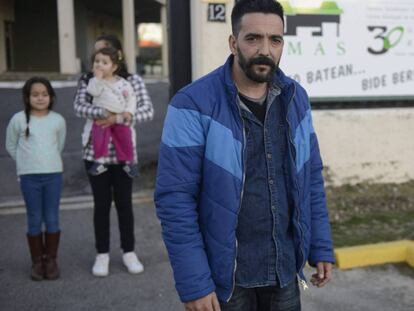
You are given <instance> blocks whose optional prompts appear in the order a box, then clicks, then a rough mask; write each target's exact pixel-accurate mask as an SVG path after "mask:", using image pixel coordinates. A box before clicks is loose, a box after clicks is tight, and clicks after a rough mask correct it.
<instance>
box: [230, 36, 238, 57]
mask: <svg viewBox="0 0 414 311" xmlns="http://www.w3.org/2000/svg"><path fill="white" fill-rule="evenodd" d="M229 48H230V51H231V53H232V54H233V55H236V53H237V40H236V37H235V36H234V35H230V36H229Z"/></svg>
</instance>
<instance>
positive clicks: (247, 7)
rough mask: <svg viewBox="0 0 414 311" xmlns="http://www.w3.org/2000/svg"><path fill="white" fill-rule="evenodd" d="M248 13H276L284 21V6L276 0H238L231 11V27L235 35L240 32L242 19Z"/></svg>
mask: <svg viewBox="0 0 414 311" xmlns="http://www.w3.org/2000/svg"><path fill="white" fill-rule="evenodd" d="M248 13H264V14H276V15H278V16H279V17H280V18H281V19H282V22H283V23H284V19H283V7H282V5H281V4H280V3H279V2H277V1H276V0H239V1H236V4H235V6H234V8H233V11H232V12H231V28H232V31H233V35H234V36H237V35H238V34H239V31H240V22H241V19H242V17H243V15H245V14H248Z"/></svg>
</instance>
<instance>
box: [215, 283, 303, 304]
mask: <svg viewBox="0 0 414 311" xmlns="http://www.w3.org/2000/svg"><path fill="white" fill-rule="evenodd" d="M220 307H221V311H300V310H301V305H300V291H299V286H298V282H297V280H296V279H295V280H294V281H292V282H290V283H289V284H288V285H286V286H285V287H283V288H280V287H279V286H265V287H254V288H244V287H239V286H236V287H235V289H234V292H233V296H232V297H231V299H230V301H229V302H226V303H223V302H221V303H220Z"/></svg>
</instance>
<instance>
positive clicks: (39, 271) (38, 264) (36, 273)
mask: <svg viewBox="0 0 414 311" xmlns="http://www.w3.org/2000/svg"><path fill="white" fill-rule="evenodd" d="M27 242H28V243H29V249H30V255H31V257H32V271H31V273H30V277H31V278H32V280H34V281H41V280H43V275H44V267H43V260H42V259H43V240H42V234H39V235H27Z"/></svg>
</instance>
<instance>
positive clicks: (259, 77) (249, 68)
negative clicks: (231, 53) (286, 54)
mask: <svg viewBox="0 0 414 311" xmlns="http://www.w3.org/2000/svg"><path fill="white" fill-rule="evenodd" d="M237 52H238V57H239V65H240V67H241V68H242V70H243V72H244V74H245V75H246V76H247V77H248V78H249V79H250V80H252V81H254V82H257V83H264V82H271V81H272V78H273V75H274V73H275V72H276V70H277V68H278V64H275V63H274V62H273V61H272V60H271V59H270V58H269V57H266V56H258V57H255V58H251V59H249V60H247V59H246V58H245V57H244V56H243V54H242V53H241V51H240V49H239V48H237ZM254 65H267V66H269V71H267V72H266V73H260V72H256V71H255V70H254V68H253V66H254Z"/></svg>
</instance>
